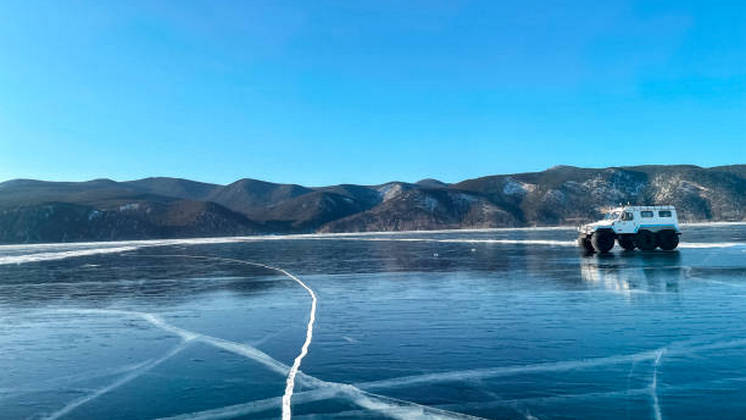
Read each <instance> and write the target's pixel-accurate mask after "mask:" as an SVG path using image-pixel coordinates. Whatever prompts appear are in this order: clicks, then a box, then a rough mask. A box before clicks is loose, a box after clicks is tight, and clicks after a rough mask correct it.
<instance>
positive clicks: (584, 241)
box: [578, 235, 593, 252]
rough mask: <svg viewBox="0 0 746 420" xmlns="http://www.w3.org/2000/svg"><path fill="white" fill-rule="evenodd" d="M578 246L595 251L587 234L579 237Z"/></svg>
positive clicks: (588, 250)
mask: <svg viewBox="0 0 746 420" xmlns="http://www.w3.org/2000/svg"><path fill="white" fill-rule="evenodd" d="M578 246H579V247H581V248H583V249H584V250H585V251H586V252H593V244H591V240H590V239H589V238H588V237H587V236H585V235H583V236H579V237H578Z"/></svg>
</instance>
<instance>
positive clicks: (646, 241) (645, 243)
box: [635, 229, 658, 251]
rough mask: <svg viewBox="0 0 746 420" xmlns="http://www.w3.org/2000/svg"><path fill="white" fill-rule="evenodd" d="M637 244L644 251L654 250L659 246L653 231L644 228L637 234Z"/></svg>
mask: <svg viewBox="0 0 746 420" xmlns="http://www.w3.org/2000/svg"><path fill="white" fill-rule="evenodd" d="M635 246H636V247H638V248H640V249H641V250H643V251H652V250H654V249H655V247H657V246H658V241H657V240H656V239H655V234H653V232H651V231H649V230H644V229H643V230H641V231H639V232H637V235H635Z"/></svg>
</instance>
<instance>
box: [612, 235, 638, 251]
mask: <svg viewBox="0 0 746 420" xmlns="http://www.w3.org/2000/svg"><path fill="white" fill-rule="evenodd" d="M616 240H617V242H619V246H621V247H622V248H624V250H625V251H634V250H635V240H634V239H633V236H632V235H618V236H617V237H616Z"/></svg>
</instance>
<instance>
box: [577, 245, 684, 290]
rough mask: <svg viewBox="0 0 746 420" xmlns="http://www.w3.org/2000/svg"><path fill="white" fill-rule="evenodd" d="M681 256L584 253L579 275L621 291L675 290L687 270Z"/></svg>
mask: <svg viewBox="0 0 746 420" xmlns="http://www.w3.org/2000/svg"><path fill="white" fill-rule="evenodd" d="M680 259H681V258H680V254H679V253H678V252H665V253H663V252H661V253H656V254H652V255H651V254H647V255H644V254H638V253H623V254H620V255H615V254H608V255H601V256H587V257H585V258H581V259H580V276H581V278H582V279H583V281H584V282H585V283H587V284H589V285H593V286H594V287H597V288H601V289H604V290H608V291H613V292H617V293H621V294H624V295H631V294H633V293H656V292H671V291H677V290H678V283H679V280H680V279H683V278H686V274H687V272H686V269H687V267H682V266H680V265H679V262H680Z"/></svg>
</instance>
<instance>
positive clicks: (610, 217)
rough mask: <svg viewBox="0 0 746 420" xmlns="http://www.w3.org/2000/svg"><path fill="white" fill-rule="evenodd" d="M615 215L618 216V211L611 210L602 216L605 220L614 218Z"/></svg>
mask: <svg viewBox="0 0 746 420" xmlns="http://www.w3.org/2000/svg"><path fill="white" fill-rule="evenodd" d="M617 217H619V212H617V211H615V212H611V213H607V214H606V216H604V219H606V220H615V219H616V218H617Z"/></svg>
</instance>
